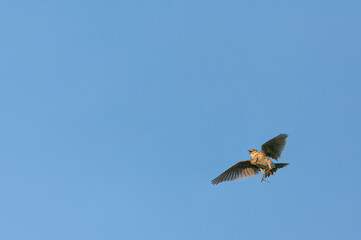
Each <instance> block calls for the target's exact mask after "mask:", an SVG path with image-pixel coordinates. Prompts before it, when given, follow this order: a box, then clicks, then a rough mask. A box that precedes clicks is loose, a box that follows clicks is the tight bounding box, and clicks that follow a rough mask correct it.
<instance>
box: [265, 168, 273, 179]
mask: <svg viewBox="0 0 361 240" xmlns="http://www.w3.org/2000/svg"><path fill="white" fill-rule="evenodd" d="M265 175H266V176H267V177H269V176H270V175H273V172H272V171H271V169H268V170H266V172H265Z"/></svg>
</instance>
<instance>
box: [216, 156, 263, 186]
mask: <svg viewBox="0 0 361 240" xmlns="http://www.w3.org/2000/svg"><path fill="white" fill-rule="evenodd" d="M258 172H259V168H258V167H256V166H254V165H252V164H251V161H250V160H245V161H239V162H238V163H236V164H234V165H233V166H231V167H230V168H228V169H227V170H226V171H224V172H223V173H222V174H221V175H219V176H218V177H216V178H215V179H213V180H212V184H218V183H221V182H224V181H232V180H236V179H240V178H246V177H250V176H254V175H256V174H257V173H258Z"/></svg>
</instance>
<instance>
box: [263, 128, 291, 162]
mask: <svg viewBox="0 0 361 240" xmlns="http://www.w3.org/2000/svg"><path fill="white" fill-rule="evenodd" d="M287 137H288V135H287V134H284V133H282V134H280V135H278V136H277V137H274V138H272V139H271V140H268V141H267V142H265V143H264V144H263V145H262V152H263V153H264V154H266V156H267V157H270V158H273V159H276V160H277V159H278V158H279V157H281V153H282V150H283V148H284V147H285V145H286V138H287Z"/></svg>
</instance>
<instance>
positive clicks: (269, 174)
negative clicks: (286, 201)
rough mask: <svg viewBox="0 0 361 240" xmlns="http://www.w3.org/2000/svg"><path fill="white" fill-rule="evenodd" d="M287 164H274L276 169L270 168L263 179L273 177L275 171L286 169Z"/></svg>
mask: <svg viewBox="0 0 361 240" xmlns="http://www.w3.org/2000/svg"><path fill="white" fill-rule="evenodd" d="M288 164H289V163H275V165H276V167H274V168H272V169H271V170H270V171H269V172H267V173H266V174H265V178H267V177H269V176H271V175H273V173H275V172H277V169H279V168H283V167H286V166H287V165H288Z"/></svg>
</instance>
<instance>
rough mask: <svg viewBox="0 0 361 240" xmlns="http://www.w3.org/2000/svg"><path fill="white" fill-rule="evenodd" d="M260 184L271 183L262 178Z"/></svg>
mask: <svg viewBox="0 0 361 240" xmlns="http://www.w3.org/2000/svg"><path fill="white" fill-rule="evenodd" d="M262 182H268V183H271V182H269V181H267V180H266V179H264V178H262V180H261V183H262Z"/></svg>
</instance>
